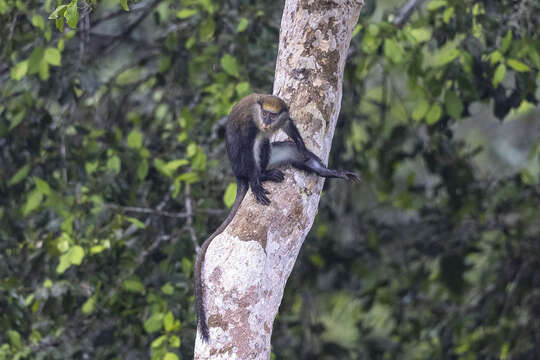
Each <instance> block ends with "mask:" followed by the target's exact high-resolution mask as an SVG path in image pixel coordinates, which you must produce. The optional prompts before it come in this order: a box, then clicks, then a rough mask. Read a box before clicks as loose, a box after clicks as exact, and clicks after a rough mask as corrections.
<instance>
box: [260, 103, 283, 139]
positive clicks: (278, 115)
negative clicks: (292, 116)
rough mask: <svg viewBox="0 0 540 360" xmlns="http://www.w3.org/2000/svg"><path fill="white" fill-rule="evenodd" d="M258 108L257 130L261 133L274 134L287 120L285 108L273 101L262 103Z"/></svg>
mask: <svg viewBox="0 0 540 360" xmlns="http://www.w3.org/2000/svg"><path fill="white" fill-rule="evenodd" d="M270 100H273V98H270ZM257 105H258V106H259V111H258V117H259V118H258V119H256V121H257V123H258V124H259V128H260V130H261V131H263V132H275V131H277V130H278V129H279V128H281V127H282V126H283V125H284V124H285V122H286V120H287V119H288V118H289V112H288V111H287V108H286V107H284V106H281V104H280V103H278V102H274V101H262V102H261V103H258V104H257Z"/></svg>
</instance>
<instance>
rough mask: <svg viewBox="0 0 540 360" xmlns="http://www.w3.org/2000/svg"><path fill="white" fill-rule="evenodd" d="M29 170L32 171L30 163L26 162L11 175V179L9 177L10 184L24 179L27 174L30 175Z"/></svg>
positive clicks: (15, 183)
mask: <svg viewBox="0 0 540 360" xmlns="http://www.w3.org/2000/svg"><path fill="white" fill-rule="evenodd" d="M28 172H30V164H26V165H24V166H23V167H22V168H20V169H19V170H17V172H16V173H15V174H14V175H13V176H12V177H11V179H9V181H8V185H9V186H13V185H17V184H18V183H20V182H21V181H22V180H24V179H25V178H26V176H28Z"/></svg>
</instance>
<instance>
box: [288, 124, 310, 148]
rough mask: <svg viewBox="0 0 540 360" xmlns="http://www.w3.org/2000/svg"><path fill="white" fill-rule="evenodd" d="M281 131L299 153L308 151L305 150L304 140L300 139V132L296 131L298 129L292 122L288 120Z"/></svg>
mask: <svg viewBox="0 0 540 360" xmlns="http://www.w3.org/2000/svg"><path fill="white" fill-rule="evenodd" d="M283 130H285V133H286V134H287V135H288V136H289V137H290V138H291V139H292V141H294V143H295V144H296V147H297V148H298V150H300V151H304V150H305V151H308V152H309V150H308V149H307V148H306V144H304V140H303V139H302V136H301V135H300V131H298V128H297V127H296V125H294V123H293V121H292V120H291V119H290V118H289V120H287V123H286V124H285V126H284V128H283Z"/></svg>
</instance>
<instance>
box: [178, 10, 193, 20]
mask: <svg viewBox="0 0 540 360" xmlns="http://www.w3.org/2000/svg"><path fill="white" fill-rule="evenodd" d="M196 13H197V10H195V9H182V10H180V11H179V12H177V13H176V17H177V18H178V19H187V18H190V17H192V16H193V15H195V14H196Z"/></svg>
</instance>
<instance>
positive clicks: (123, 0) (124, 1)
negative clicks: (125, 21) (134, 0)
mask: <svg viewBox="0 0 540 360" xmlns="http://www.w3.org/2000/svg"><path fill="white" fill-rule="evenodd" d="M120 6H122V9H124V10H126V11H129V6H128V2H127V0H120Z"/></svg>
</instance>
